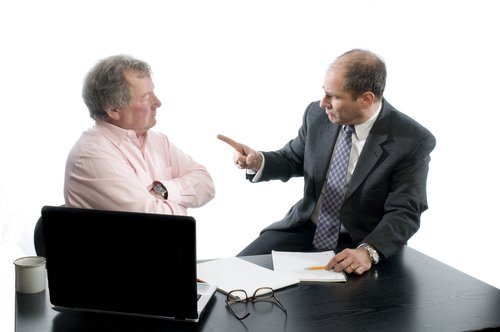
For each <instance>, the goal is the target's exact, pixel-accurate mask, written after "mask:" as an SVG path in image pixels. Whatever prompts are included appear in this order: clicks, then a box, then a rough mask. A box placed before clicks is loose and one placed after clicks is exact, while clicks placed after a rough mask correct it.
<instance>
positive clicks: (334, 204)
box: [313, 126, 354, 250]
mask: <svg viewBox="0 0 500 332" xmlns="http://www.w3.org/2000/svg"><path fill="white" fill-rule="evenodd" d="M353 132H354V127H353V126H344V127H343V132H342V135H341V137H340V141H339V142H338V144H337V148H336V149H335V152H334V154H333V157H332V160H331V161H330V168H329V170H328V175H327V179H326V188H325V192H324V194H323V204H322V206H321V210H320V212H319V218H318V224H317V226H316V233H315V234H314V239H313V245H314V247H315V248H316V249H319V250H327V249H334V248H335V247H336V246H337V241H338V239H339V233H340V210H341V207H342V203H343V201H344V194H345V180H346V175H347V166H348V165H349V156H350V154H351V146H352V133H353Z"/></svg>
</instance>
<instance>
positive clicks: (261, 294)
mask: <svg viewBox="0 0 500 332" xmlns="http://www.w3.org/2000/svg"><path fill="white" fill-rule="evenodd" d="M269 299H274V300H275V301H276V303H277V304H278V306H279V308H280V309H281V310H282V311H283V312H284V313H285V316H286V315H287V313H286V309H285V307H284V306H283V304H281V302H280V301H279V300H278V298H277V297H276V296H275V295H274V289H272V288H271V287H261V288H257V289H256V290H255V292H254V293H253V296H250V297H248V295H247V292H245V291H244V290H243V289H235V290H233V291H230V292H229V293H228V294H227V297H226V305H227V307H228V308H229V311H231V313H232V314H233V316H234V317H236V318H237V319H238V320H242V319H245V318H247V317H248V316H249V315H250V313H249V312H248V311H247V310H246V303H248V302H256V301H266V300H269Z"/></svg>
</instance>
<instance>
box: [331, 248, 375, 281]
mask: <svg viewBox="0 0 500 332" xmlns="http://www.w3.org/2000/svg"><path fill="white" fill-rule="evenodd" d="M326 267H327V269H333V270H334V271H335V272H340V271H345V272H347V273H356V274H359V275H361V274H363V273H364V272H366V271H368V270H369V269H371V267H372V261H371V259H370V256H369V255H368V252H367V251H366V250H365V249H363V248H357V249H344V250H342V251H341V252H339V253H338V254H336V255H335V256H334V257H333V258H332V259H331V260H330V262H328V265H327V266H326Z"/></svg>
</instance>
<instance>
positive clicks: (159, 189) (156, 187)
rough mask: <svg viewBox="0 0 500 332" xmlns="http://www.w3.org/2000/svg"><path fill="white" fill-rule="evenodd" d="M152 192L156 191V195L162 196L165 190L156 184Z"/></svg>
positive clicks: (159, 184)
mask: <svg viewBox="0 0 500 332" xmlns="http://www.w3.org/2000/svg"><path fill="white" fill-rule="evenodd" d="M154 191H156V192H157V193H159V194H162V195H163V194H164V193H165V192H166V191H167V189H165V188H164V187H163V185H162V184H161V183H158V184H157V185H156V186H155V187H154Z"/></svg>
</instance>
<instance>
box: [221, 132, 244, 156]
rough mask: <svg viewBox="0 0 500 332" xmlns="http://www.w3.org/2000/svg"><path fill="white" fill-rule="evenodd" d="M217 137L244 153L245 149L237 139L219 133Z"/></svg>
mask: <svg viewBox="0 0 500 332" xmlns="http://www.w3.org/2000/svg"><path fill="white" fill-rule="evenodd" d="M217 138H218V139H220V140H221V141H223V142H225V143H227V144H229V145H230V146H232V147H233V148H234V149H235V150H236V151H238V152H239V153H241V154H244V152H245V151H244V148H243V145H242V144H241V143H238V142H236V141H235V140H233V139H231V138H229V137H227V136H224V135H221V134H219V135H217Z"/></svg>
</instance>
